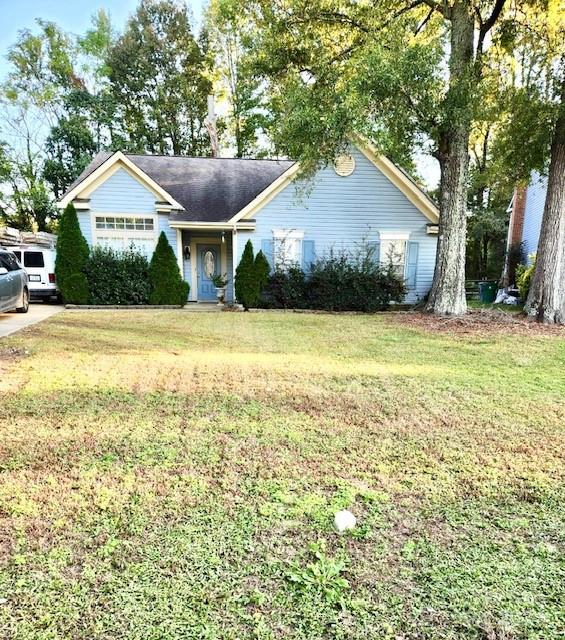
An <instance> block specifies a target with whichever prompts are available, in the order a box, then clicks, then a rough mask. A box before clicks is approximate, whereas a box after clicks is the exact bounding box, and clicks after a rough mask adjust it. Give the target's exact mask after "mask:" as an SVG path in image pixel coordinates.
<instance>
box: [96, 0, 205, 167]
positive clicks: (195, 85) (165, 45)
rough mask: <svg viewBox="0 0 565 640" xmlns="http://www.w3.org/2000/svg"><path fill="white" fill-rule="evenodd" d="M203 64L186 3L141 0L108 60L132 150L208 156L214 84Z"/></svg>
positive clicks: (202, 54) (113, 85)
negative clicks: (209, 108) (210, 97)
mask: <svg viewBox="0 0 565 640" xmlns="http://www.w3.org/2000/svg"><path fill="white" fill-rule="evenodd" d="M205 61H206V56H205V52H204V51H203V50H202V47H201V44H200V43H199V42H198V41H197V40H196V39H195V38H194V36H193V33H192V28H191V24H190V16H189V14H188V9H187V7H186V5H185V4H184V3H180V2H177V1H175V0H141V2H140V4H139V6H138V8H137V10H136V12H135V14H134V15H133V16H132V17H131V18H130V20H129V21H128V23H127V26H126V29H125V31H124V33H123V35H122V36H121V37H120V38H118V40H117V41H116V43H115V44H114V45H113V47H112V48H111V50H110V52H109V55H108V59H107V63H108V70H109V71H108V74H109V79H110V82H111V87H112V91H113V94H114V96H115V99H116V102H118V103H119V105H120V107H119V112H120V114H121V116H122V118H123V124H124V131H125V134H126V136H127V145H128V147H129V148H130V149H132V150H138V151H141V152H143V151H149V152H151V153H174V154H188V155H202V154H206V153H208V152H209V147H210V144H209V138H208V135H207V133H206V128H205V125H204V120H205V118H206V114H207V100H206V98H207V95H208V94H209V93H211V82H210V80H209V78H208V77H207V71H208V70H207V68H206V65H205Z"/></svg>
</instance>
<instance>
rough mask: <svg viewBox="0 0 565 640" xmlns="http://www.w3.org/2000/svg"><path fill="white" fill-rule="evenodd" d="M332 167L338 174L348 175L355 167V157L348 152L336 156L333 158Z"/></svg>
mask: <svg viewBox="0 0 565 640" xmlns="http://www.w3.org/2000/svg"><path fill="white" fill-rule="evenodd" d="M334 169H335V172H336V173H337V175H338V176H343V177H345V176H350V175H351V174H352V173H353V170H354V169H355V159H354V158H353V156H351V155H349V154H344V155H342V156H338V157H337V158H336V159H335V164H334Z"/></svg>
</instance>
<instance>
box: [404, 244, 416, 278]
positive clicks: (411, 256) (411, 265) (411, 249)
mask: <svg viewBox="0 0 565 640" xmlns="http://www.w3.org/2000/svg"><path fill="white" fill-rule="evenodd" d="M418 246H419V245H418V243H417V242H409V243H408V256H407V258H406V286H407V287H408V288H409V289H414V288H415V287H416V274H417V271H418Z"/></svg>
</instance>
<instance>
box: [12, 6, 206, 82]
mask: <svg viewBox="0 0 565 640" xmlns="http://www.w3.org/2000/svg"><path fill="white" fill-rule="evenodd" d="M187 4H188V5H189V6H190V7H191V9H192V13H193V15H194V16H195V18H196V19H197V20H198V19H199V17H200V16H201V14H202V6H203V4H204V0H192V1H189V2H187ZM136 6H137V0H0V52H1V59H0V78H4V77H5V75H6V72H7V65H6V52H7V51H8V47H9V46H10V45H11V44H13V43H14V42H15V40H16V38H17V35H18V31H20V30H21V29H26V28H28V29H32V28H33V26H34V23H35V20H36V19H37V18H43V19H45V20H51V21H52V22H56V23H57V24H58V25H59V26H60V27H61V28H62V29H63V30H64V31H68V32H70V33H74V34H80V33H83V32H84V31H85V30H86V29H88V28H89V26H90V20H91V17H92V16H93V15H94V14H95V13H97V12H98V10H99V9H105V10H106V11H107V12H108V13H109V14H110V16H111V18H112V23H113V24H114V26H115V27H116V28H117V29H118V30H120V31H121V30H122V28H123V26H124V24H125V22H126V20H127V18H128V17H129V16H130V15H131V14H132V13H133V12H134V11H135V8H136Z"/></svg>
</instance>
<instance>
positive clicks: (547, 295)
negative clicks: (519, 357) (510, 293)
mask: <svg viewBox="0 0 565 640" xmlns="http://www.w3.org/2000/svg"><path fill="white" fill-rule="evenodd" d="M525 311H526V313H527V314H528V315H529V316H532V317H535V318H536V319H537V320H540V321H541V322H545V323H547V324H565V74H564V76H563V80H562V81H561V101H560V105H559V115H558V117H557V121H556V123H555V131H554V134H553V139H552V144H551V162H550V165H549V177H548V182H547V197H546V201H545V208H544V212H543V218H542V224H541V230H540V236H539V241H538V250H537V255H536V266H535V271H534V275H533V278H532V282H531V285H530V292H529V294H528V299H527V301H526V307H525Z"/></svg>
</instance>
